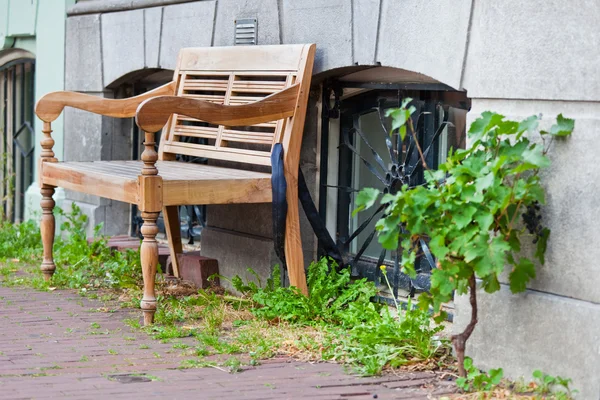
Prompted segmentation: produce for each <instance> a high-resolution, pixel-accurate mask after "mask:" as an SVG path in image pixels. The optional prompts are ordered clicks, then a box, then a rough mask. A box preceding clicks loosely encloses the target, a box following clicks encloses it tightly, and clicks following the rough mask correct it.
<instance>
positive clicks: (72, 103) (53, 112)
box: [35, 82, 175, 122]
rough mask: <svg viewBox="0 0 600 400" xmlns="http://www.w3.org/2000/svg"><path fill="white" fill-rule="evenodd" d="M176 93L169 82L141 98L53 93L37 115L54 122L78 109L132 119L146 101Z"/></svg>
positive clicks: (46, 99) (40, 102)
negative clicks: (110, 97) (108, 97)
mask: <svg viewBox="0 0 600 400" xmlns="http://www.w3.org/2000/svg"><path fill="white" fill-rule="evenodd" d="M174 92H175V82H169V83H167V84H166V85H163V86H160V87H158V88H156V89H154V90H150V91H149V92H146V93H144V94H141V95H139V96H135V97H131V98H128V99H117V100H115V99H105V98H103V97H98V96H92V95H89V94H83V93H76V92H53V93H48V94H47V95H45V96H44V97H42V98H41V99H40V100H39V101H38V103H37V105H36V106H35V113H36V115H37V116H38V117H39V118H40V119H41V120H42V121H45V122H52V121H54V120H55V119H56V118H58V116H59V115H60V114H61V113H62V110H63V109H64V108H65V107H73V108H78V109H80V110H85V111H90V112H93V113H95V114H101V115H106V116H109V117H116V118H131V117H133V116H134V115H135V112H136V109H137V107H138V105H139V104H140V103H141V102H143V101H144V100H146V99H149V98H151V97H155V96H161V95H172V94H174ZM165 122H166V121H165Z"/></svg>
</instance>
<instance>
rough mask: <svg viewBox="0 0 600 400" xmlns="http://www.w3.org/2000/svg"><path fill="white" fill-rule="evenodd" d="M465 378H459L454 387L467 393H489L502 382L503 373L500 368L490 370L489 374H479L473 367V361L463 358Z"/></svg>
mask: <svg viewBox="0 0 600 400" xmlns="http://www.w3.org/2000/svg"><path fill="white" fill-rule="evenodd" d="M465 371H466V372H467V376H466V377H464V378H463V377H460V378H458V379H457V380H456V386H458V387H459V388H461V389H462V390H464V391H465V392H468V391H477V392H480V391H490V390H492V389H493V388H494V387H495V386H496V385H498V384H499V383H500V381H501V380H502V376H503V374H504V371H503V370H502V368H498V369H491V370H490V371H489V373H485V372H481V371H479V370H478V369H477V367H475V366H474V365H473V360H472V359H471V358H469V357H465Z"/></svg>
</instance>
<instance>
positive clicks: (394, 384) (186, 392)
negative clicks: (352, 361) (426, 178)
mask: <svg viewBox="0 0 600 400" xmlns="http://www.w3.org/2000/svg"><path fill="white" fill-rule="evenodd" d="M0 304H1V307H0V320H1V321H2V325H1V326H2V328H1V333H2V335H0V389H1V391H2V392H1V393H2V395H1V397H2V399H30V398H36V399H46V398H76V399H82V400H86V399H98V398H108V397H110V398H111V399H131V398H177V399H188V398H189V399H198V398H205V399H217V398H227V399H234V398H244V399H261V400H267V399H282V398H307V399H308V398H310V399H340V398H352V399H372V398H373V397H374V395H375V394H376V395H377V397H378V398H379V399H397V398H410V399H419V398H424V399H425V398H428V396H429V394H430V393H432V392H433V391H434V390H436V389H437V390H438V392H439V393H448V392H452V389H453V387H449V386H447V385H445V384H446V382H439V378H437V377H436V375H435V374H433V373H404V374H402V373H401V374H399V375H397V376H396V375H387V376H382V377H374V378H359V377H356V376H352V375H348V374H345V373H344V372H343V368H342V367H341V366H339V365H336V364H327V363H321V364H308V363H301V362H297V361H293V360H290V359H287V358H274V359H271V360H265V362H264V364H263V365H260V366H258V367H245V368H244V370H243V372H241V373H238V374H233V375H232V374H229V373H226V372H223V371H221V370H218V369H214V368H204V369H190V370H178V369H177V367H178V366H179V365H180V363H181V361H182V360H184V359H186V358H188V357H185V356H183V355H181V354H180V353H179V352H173V353H171V352H170V351H172V350H173V349H172V344H170V343H160V342H158V341H154V340H152V339H150V338H149V337H148V336H147V335H146V334H144V333H143V332H139V331H137V330H131V328H129V327H128V326H126V325H125V324H124V322H123V320H124V319H125V318H131V317H135V318H139V311H138V310H127V309H118V310H116V311H115V312H112V313H102V312H93V311H91V310H97V309H99V308H100V307H101V306H102V303H100V302H97V301H94V300H90V299H86V298H81V297H79V296H78V295H77V294H76V292H74V291H59V290H57V291H54V292H48V293H46V292H35V291H33V290H26V289H18V288H5V287H1V286H0ZM92 322H95V323H97V324H99V325H100V328H98V329H93V327H92V326H91V323H92ZM107 330H108V332H107ZM91 332H98V333H106V334H90V333H91ZM126 337H128V338H134V339H135V340H134V341H131V340H126V339H125V338H126ZM179 340H181V341H182V342H184V343H188V344H190V345H193V344H195V339H194V338H182V339H179ZM140 344H147V345H148V346H149V347H150V348H148V349H140V348H139V346H140ZM109 349H112V350H115V351H116V352H117V354H110V353H109ZM155 352H156V353H158V354H160V356H161V357H160V358H156V357H155V356H154V353H155ZM127 374H129V375H131V376H134V377H135V376H142V377H143V376H144V375H147V376H149V375H151V376H152V377H156V378H158V380H152V379H149V380H148V379H139V378H127V377H124V375H127ZM110 376H113V378H110V379H109V377H110ZM115 376H116V377H115ZM429 382H434V384H432V385H430V384H429ZM435 382H438V383H440V385H439V386H436V384H435ZM424 383H428V385H426V386H424V385H423V384H424ZM386 386H387V387H386Z"/></svg>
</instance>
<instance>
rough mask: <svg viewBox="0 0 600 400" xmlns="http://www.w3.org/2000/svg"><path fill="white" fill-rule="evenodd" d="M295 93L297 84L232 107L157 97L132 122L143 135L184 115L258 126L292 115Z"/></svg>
mask: <svg viewBox="0 0 600 400" xmlns="http://www.w3.org/2000/svg"><path fill="white" fill-rule="evenodd" d="M298 92H299V85H298V84H295V85H292V86H290V87H288V88H286V89H284V90H282V91H280V92H277V93H274V94H272V95H270V96H267V97H265V98H264V99H262V100H259V101H256V102H254V103H248V104H242V105H235V106H230V105H223V104H215V103H211V102H208V101H204V100H198V99H194V98H190V97H179V96H158V97H153V98H151V99H148V100H145V101H144V102H142V103H141V104H140V105H139V107H138V109H137V113H136V116H135V120H136V123H137V125H138V126H139V127H140V129H141V130H143V131H144V132H158V131H159V130H161V129H162V127H163V126H164V125H165V124H166V123H167V121H168V120H169V118H170V117H171V115H172V114H180V115H185V116H186V117H190V118H195V119H198V120H200V121H205V122H208V123H210V124H215V125H226V126H246V125H255V124H261V123H263V122H271V121H276V120H279V119H284V118H288V117H291V116H293V115H294V112H295V111H296V104H297V101H298Z"/></svg>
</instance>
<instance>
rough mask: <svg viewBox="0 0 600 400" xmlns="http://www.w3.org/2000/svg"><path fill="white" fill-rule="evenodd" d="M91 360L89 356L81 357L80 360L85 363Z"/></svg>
mask: <svg viewBox="0 0 600 400" xmlns="http://www.w3.org/2000/svg"><path fill="white" fill-rule="evenodd" d="M89 360H90V359H89V358H88V356H85V355H84V356H81V358H80V359H79V361H82V362H85V361H89Z"/></svg>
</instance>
